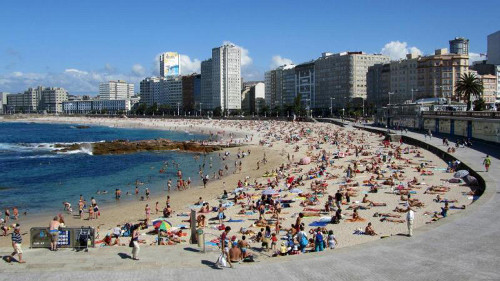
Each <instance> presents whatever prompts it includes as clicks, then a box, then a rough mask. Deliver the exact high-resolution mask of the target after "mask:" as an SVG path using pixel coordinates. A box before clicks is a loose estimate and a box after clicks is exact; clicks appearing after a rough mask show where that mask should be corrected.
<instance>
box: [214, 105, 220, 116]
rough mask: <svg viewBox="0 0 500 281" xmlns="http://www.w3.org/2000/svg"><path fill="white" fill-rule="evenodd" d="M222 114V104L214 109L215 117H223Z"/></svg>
mask: <svg viewBox="0 0 500 281" xmlns="http://www.w3.org/2000/svg"><path fill="white" fill-rule="evenodd" d="M221 116H222V109H221V107H220V106H217V107H216V108H215V109H214V117H221Z"/></svg>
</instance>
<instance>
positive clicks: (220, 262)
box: [216, 254, 227, 267]
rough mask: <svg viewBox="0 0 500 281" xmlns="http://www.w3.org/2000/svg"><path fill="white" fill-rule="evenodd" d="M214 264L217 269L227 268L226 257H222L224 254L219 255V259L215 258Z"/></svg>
mask: <svg viewBox="0 0 500 281" xmlns="http://www.w3.org/2000/svg"><path fill="white" fill-rule="evenodd" d="M216 264H217V266H219V267H227V261H226V257H225V256H224V254H220V256H219V258H217V262H216Z"/></svg>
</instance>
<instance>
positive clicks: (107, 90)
mask: <svg viewBox="0 0 500 281" xmlns="http://www.w3.org/2000/svg"><path fill="white" fill-rule="evenodd" d="M133 95H134V84H132V83H127V82H125V81H122V80H118V81H109V82H105V83H101V84H99V98H100V99H102V100H121V99H130V98H131V97H132V96H133Z"/></svg>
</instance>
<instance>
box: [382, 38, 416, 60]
mask: <svg viewBox="0 0 500 281" xmlns="http://www.w3.org/2000/svg"><path fill="white" fill-rule="evenodd" d="M380 53H381V54H383V55H386V56H389V57H390V58H391V59H392V60H398V59H404V58H405V57H406V54H410V53H414V54H417V55H421V54H422V51H420V50H419V49H418V48H417V47H409V48H408V43H406V42H399V41H391V42H389V43H387V44H385V45H384V47H383V48H382V50H381V51H380Z"/></svg>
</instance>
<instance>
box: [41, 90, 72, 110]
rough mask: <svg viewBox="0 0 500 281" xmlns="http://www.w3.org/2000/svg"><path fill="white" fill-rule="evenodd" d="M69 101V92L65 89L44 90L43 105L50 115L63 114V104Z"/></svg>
mask: <svg viewBox="0 0 500 281" xmlns="http://www.w3.org/2000/svg"><path fill="white" fill-rule="evenodd" d="M67 100H68V92H67V91H66V90H65V89H63V88H44V89H43V90H42V101H41V102H42V105H43V108H44V110H46V111H47V112H49V113H62V112H63V107H62V104H63V102H65V101H67Z"/></svg>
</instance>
